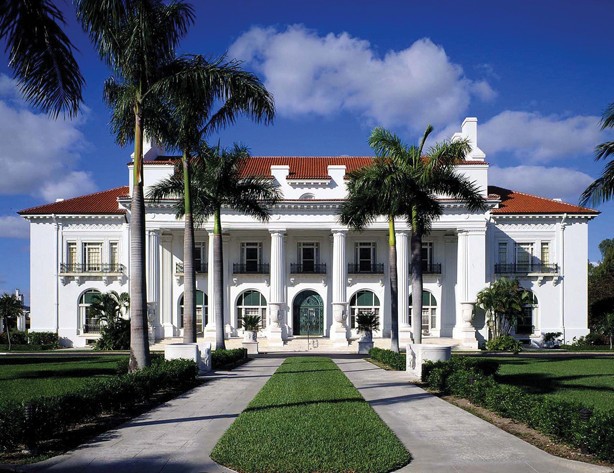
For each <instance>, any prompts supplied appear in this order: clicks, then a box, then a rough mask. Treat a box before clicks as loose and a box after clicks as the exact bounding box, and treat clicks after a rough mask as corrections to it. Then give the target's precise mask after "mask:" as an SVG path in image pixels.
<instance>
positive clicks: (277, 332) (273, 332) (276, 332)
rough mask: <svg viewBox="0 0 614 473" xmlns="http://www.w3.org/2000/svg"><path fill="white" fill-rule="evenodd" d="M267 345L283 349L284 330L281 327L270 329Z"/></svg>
mask: <svg viewBox="0 0 614 473" xmlns="http://www.w3.org/2000/svg"><path fill="white" fill-rule="evenodd" d="M266 338H267V342H268V343H267V344H268V346H269V347H271V348H281V347H283V346H284V341H285V337H284V330H283V328H282V327H280V326H279V325H278V326H277V327H270V328H269V330H268V331H267V335H266Z"/></svg>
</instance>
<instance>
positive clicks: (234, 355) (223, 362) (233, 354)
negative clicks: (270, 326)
mask: <svg viewBox="0 0 614 473" xmlns="http://www.w3.org/2000/svg"><path fill="white" fill-rule="evenodd" d="M245 359H247V349H245V348H234V349H232V350H213V351H212V352H211V367H212V368H213V369H214V370H215V369H220V368H231V367H233V366H235V365H236V364H237V363H239V362H240V361H243V360H245Z"/></svg>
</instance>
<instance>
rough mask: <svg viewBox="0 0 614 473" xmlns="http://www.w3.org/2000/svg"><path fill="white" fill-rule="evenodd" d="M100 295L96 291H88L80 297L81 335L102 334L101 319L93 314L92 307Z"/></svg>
mask: <svg viewBox="0 0 614 473" xmlns="http://www.w3.org/2000/svg"><path fill="white" fill-rule="evenodd" d="M99 295H100V291H97V290H96V289H88V290H87V291H85V292H84V293H82V294H81V296H80V297H79V330H80V331H81V333H100V319H99V318H98V317H94V316H93V315H92V314H91V309H90V306H91V305H92V303H93V302H94V301H95V300H96V299H95V297H96V296H99Z"/></svg>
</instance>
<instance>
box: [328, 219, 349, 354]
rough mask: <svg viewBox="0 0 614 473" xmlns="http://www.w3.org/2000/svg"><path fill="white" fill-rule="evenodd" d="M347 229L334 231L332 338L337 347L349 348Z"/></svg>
mask: <svg viewBox="0 0 614 473" xmlns="http://www.w3.org/2000/svg"><path fill="white" fill-rule="evenodd" d="M346 235H347V231H346V230H345V229H333V321H332V324H331V326H330V338H331V340H333V342H334V343H333V344H334V345H335V346H347V344H348V338H349V327H348V324H347V323H346V322H347V317H348V313H347V307H348V304H347V280H348V274H347V269H348V268H347V258H346V254H345V239H346Z"/></svg>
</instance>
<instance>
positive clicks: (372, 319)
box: [356, 312, 379, 342]
mask: <svg viewBox="0 0 614 473" xmlns="http://www.w3.org/2000/svg"><path fill="white" fill-rule="evenodd" d="M356 326H357V329H358V333H362V338H361V339H360V340H361V341H363V342H371V341H373V331H376V332H377V331H378V330H379V316H378V315H377V314H376V313H375V312H360V313H359V314H358V315H357V316H356Z"/></svg>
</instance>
